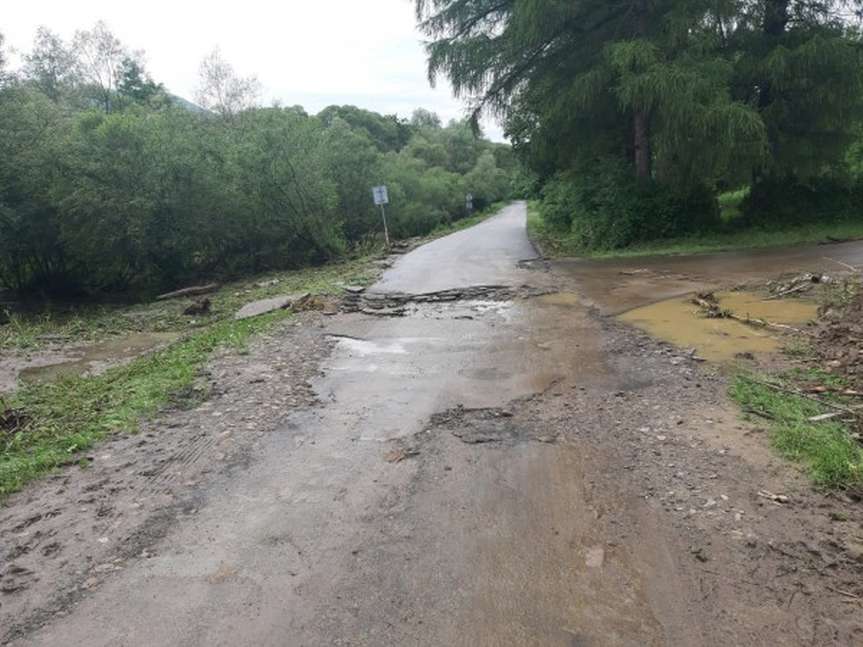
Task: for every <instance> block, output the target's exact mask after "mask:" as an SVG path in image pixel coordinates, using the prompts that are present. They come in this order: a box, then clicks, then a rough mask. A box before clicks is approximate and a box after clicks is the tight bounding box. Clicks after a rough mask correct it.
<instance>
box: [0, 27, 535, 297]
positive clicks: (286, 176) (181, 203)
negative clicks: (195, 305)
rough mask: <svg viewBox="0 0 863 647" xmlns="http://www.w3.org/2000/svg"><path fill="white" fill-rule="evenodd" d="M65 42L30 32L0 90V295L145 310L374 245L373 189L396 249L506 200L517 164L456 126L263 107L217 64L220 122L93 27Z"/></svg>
mask: <svg viewBox="0 0 863 647" xmlns="http://www.w3.org/2000/svg"><path fill="white" fill-rule="evenodd" d="M75 42H76V43H77V44H79V45H80V46H81V48H83V49H81V48H76V47H70V46H67V45H66V44H65V43H64V42H63V41H62V40H61V39H60V38H59V37H57V36H56V35H54V34H52V33H51V32H49V31H48V30H46V29H42V30H40V31H39V33H38V35H37V41H36V44H35V46H34V49H33V51H32V52H30V53H28V54H27V55H25V57H24V60H25V65H24V68H23V70H22V74H21V75H20V80H19V81H16V82H12V83H9V84H6V85H4V86H0V287H9V288H12V289H14V290H17V291H19V292H20V293H22V294H34V293H43V294H47V295H58V294H62V295H70V294H75V295H77V294H81V293H84V294H89V295H106V294H118V293H127V292H133V293H152V292H154V291H157V290H165V289H168V288H171V287H175V286H178V285H181V284H183V283H188V282H193V281H196V280H198V279H200V278H202V277H214V276H215V277H219V276H223V277H224V276H228V277H230V276H235V275H239V274H244V273H256V272H262V271H269V270H281V269H287V268H297V267H301V266H305V265H308V264H319V263H323V262H325V261H329V260H332V259H334V258H339V257H342V256H344V255H346V254H348V253H349V252H350V250H351V249H352V248H355V247H358V246H363V247H366V246H369V245H374V240H375V239H376V238H377V237H378V236H379V235H380V233H381V221H380V212H379V210H378V209H377V208H376V207H375V206H374V204H373V203H372V200H371V194H370V189H371V187H372V186H375V185H378V184H387V185H390V196H391V201H392V202H391V204H390V205H389V207H388V212H389V213H388V215H389V217H390V220H391V223H392V234H393V235H394V236H396V237H399V236H413V235H418V234H424V233H428V232H430V231H431V230H433V229H435V228H436V227H438V226H440V225H441V224H447V223H450V222H452V221H454V220H457V219H459V218H462V217H464V216H466V215H467V213H466V211H465V194H466V193H467V192H471V193H473V194H474V195H475V196H476V201H475V203H476V204H477V206H478V207H480V208H481V207H482V206H483V205H486V204H491V203H492V202H494V201H497V200H500V199H503V198H506V197H508V196H509V195H510V194H511V193H512V189H513V185H512V178H513V177H514V176H515V174H516V172H517V171H518V164H517V162H516V160H515V159H514V157H513V156H512V154H511V152H510V149H509V147H508V146H505V145H500V144H492V143H491V142H489V141H487V140H485V139H483V138H481V137H477V136H476V135H475V134H474V132H473V131H472V130H471V128H470V127H469V125H468V124H466V123H463V122H452V123H450V124H447V125H446V126H442V125H441V123H440V119H439V118H438V117H437V116H436V115H434V114H433V113H431V112H428V111H423V110H418V111H417V112H415V113H414V116H413V119H412V121H411V122H409V121H406V120H403V119H400V118H398V117H394V116H382V115H378V114H376V113H373V112H370V111H367V110H362V109H359V108H355V107H352V106H342V107H337V106H331V107H329V108H326V109H325V110H323V111H322V112H321V113H320V114H319V115H317V116H311V115H308V114H307V113H306V112H305V111H304V110H303V109H301V108H297V107H291V108H275V107H274V108H259V107H255V106H254V101H253V100H252V97H251V95H250V93H249V92H247V91H246V89H247V88H246V86H247V85H248V84H247V82H248V83H252V80H248V79H246V80H244V79H238V78H235V75H234V74H233V72H232V71H231V69H230V65H229V64H227V62H225V61H224V60H222V59H221V58H219V56H218V54H217V53H214V54H212V55H211V56H209V57H208V58H207V59H206V61H205V65H204V66H203V67H202V69H203V71H204V72H205V76H204V78H203V81H204V82H205V85H206V89H207V92H209V93H210V94H212V95H213V96H214V97H216V98H215V99H213V102H214V106H215V110H216V112H215V113H213V112H207V111H202V110H194V111H193V110H189V109H186V108H185V107H184V106H182V105H180V103H179V102H178V101H176V100H172V99H171V98H170V97H169V96H168V95H167V94H166V93H165V91H164V89H163V88H162V86H161V85H160V84H158V83H156V82H154V81H153V80H152V79H151V78H150V77H149V75H148V74H147V72H146V70H145V69H144V68H143V66H142V64H141V63H140V60H139V59H138V58H136V57H134V56H132V55H130V54H129V51H128V49H127V48H125V47H124V46H123V45H122V43H120V42H119V41H118V40H117V39H116V37H114V36H113V35H112V34H111V33H110V32H109V31H108V30H107V28H106V27H105V26H104V25H103V24H101V23H100V24H97V25H96V27H95V28H94V29H93V30H91V31H87V32H79V33H78V34H77V35H76V41H75ZM79 49H81V51H83V52H84V53H85V54H87V55H88V56H89V55H90V54H92V57H93V60H89V59H88V60H83V59H80V58H79V57H80V56H81V55H82V54H81V53H80V52H79ZM223 91H224V92H223ZM216 104H218V105H216Z"/></svg>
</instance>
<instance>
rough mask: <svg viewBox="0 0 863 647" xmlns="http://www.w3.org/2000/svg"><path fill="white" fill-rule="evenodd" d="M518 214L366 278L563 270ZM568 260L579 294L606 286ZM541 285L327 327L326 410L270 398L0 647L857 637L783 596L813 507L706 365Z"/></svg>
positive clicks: (803, 602)
mask: <svg viewBox="0 0 863 647" xmlns="http://www.w3.org/2000/svg"><path fill="white" fill-rule="evenodd" d="M525 218H526V212H525V205H524V204H522V203H517V204H515V205H513V206H510V207H508V208H506V209H504V210H503V211H502V212H501V213H500V214H499V215H497V216H495V217H493V218H491V219H489V220H487V221H486V222H484V223H482V224H481V225H479V226H477V227H474V228H472V229H468V230H465V231H462V232H459V233H457V234H454V235H452V236H449V237H446V238H443V239H440V240H437V241H435V242H433V243H431V244H429V245H426V246H424V247H421V248H419V249H417V250H415V251H414V252H412V253H410V254H407V255H405V256H404V257H402V258H401V259H400V260H399V261H398V262H397V263H396V264H395V266H394V267H392V268H391V269H390V270H389V271H388V272H387V273H386V274H385V275H384V276H383V278H382V279H381V281H380V282H379V283H378V284H377V285H375V286H374V287H373V288H372V291H373V292H377V293H391V292H399V293H408V294H427V293H430V292H434V291H438V290H443V289H451V288H467V287H471V286H477V285H496V286H511V287H514V288H519V289H521V288H522V286H531V287H532V288H535V289H540V290H541V289H542V288H546V287H549V286H554V287H557V288H560V286H561V285H562V284H564V283H565V280H564V279H562V278H561V275H560V274H558V275H555V274H554V273H549V272H547V271H544V270H543V268H541V267H540V268H538V267H536V266H535V265H536V264H524V263H521V262H520V261H525V260H529V259H531V258H532V257H533V256H534V255H535V252H534V250H533V248H532V246H531V245H530V243H529V241H528V239H527V236H526V232H525ZM804 260H805V259H804ZM532 265H533V266H534V267H533V269H531V266H532ZM595 271H596V272H597V273H601V272H606V273H608V272H611V273H612V274H613V273H614V272H616V270H614V269H613V268H612V269H601V270H595ZM563 274H565V268H564V272H563ZM574 274H575V279H579V278H581V277H582V275H585V276H587V277H588V278H587V279H585V280H587V281H588V282H587V283H583V284H581V285H580V287H581V288H583V289H584V292H585V293H587V295H588V297H590V299H591V302H592V304H593V303H595V302H598V301H601V300H602V298H603V297H604V296H605V297H606V298H618V297H613V296H612V297H609V294H610V291H609V290H606V292H605V294H604V293H603V291H602V289H600V284H601V281H600V280H599V279H596V280H595V281H593V282H590V281H591V280H592V279H590V275H589V273H587V272H585V273H582V272H579V271H577V270H576V271H575V272H574ZM626 276H627V277H628V276H629V275H628V274H627V275H626ZM633 276H639V277H640V276H642V273H640V272H639V273H638V274H634V275H633ZM633 280H635V279H633ZM639 280H642V279H639ZM607 282H608V283H609V284H611V283H613V281H612V280H611V279H608V281H607ZM695 282H696V283H697V282H698V280H697V279H696V281H695ZM575 285H576V287H578V286H579V284H578V281H577V280H576V283H575ZM687 285H688V283H687ZM633 286H634V284H633ZM633 286H631V290H630V291H629V292H627V293H626V294H625V295H624V296H623V297H619V298H621V299H630V298H631V295H632V294H636V293H637V292H638V291H639V288H638V287H637V286H634V287H633ZM683 287H685V286H683V285H682V284H681V286H677V285H676V284H675V285H674V286H673V289H675V290H676V289H678V288H681V289H682V288H683ZM651 289H653V288H651V287H650V286H649V285H642V287H641V296H642V297H649V291H650V290H651ZM535 291H536V290H534V292H533V294H534V296H533V298H521V297H522V296H528V294H529V292H527V291H526V292H525V293H524V294H523V295H520V294H519V292H518V291H517V290H516V291H515V293H514V295H513V298H509V299H506V300H500V299H494V298H481V297H480V298H461V299H459V298H455V299H454V300H452V301H445V302H438V303H423V304H412V305H411V306H410V307H409V308H408V314H407V316H403V317H379V316H370V315H367V314H359V313H357V314H351V315H339V316H337V317H333V318H330V319H328V320H327V323H326V324H322V325H325V326H326V327H325V328H323V329H321V330H320V334H321V335H328V336H329V337H330V339H331V340H332V343H333V348H332V352H331V353H329V355H328V356H327V359H326V360H325V361H324V364H323V366H321V370H320V374H319V377H318V378H317V379H316V380H314V382H313V386H314V389H315V391H316V392H317V394H318V397H319V399H320V401H321V405H320V406H318V407H315V408H303V409H298V410H296V411H286V412H285V422H284V424H283V425H282V427H281V428H280V429H278V431H277V432H275V433H270V434H268V435H265V436H264V438H262V439H261V440H260V441H256V442H257V445H256V448H255V449H254V451H250V452H249V454H248V455H247V456H246V457H245V459H244V461H243V462H242V463H241V464H238V465H237V466H236V468H235V469H232V470H229V471H227V473H225V474H222V475H220V476H219V477H218V478H215V479H214V480H212V481H211V482H209V485H207V486H206V487H199V489H198V490H194V487H192V486H190V487H192V489H193V491H192V493H191V495H190V497H189V498H188V500H187V502H186V503H185V506H186V507H185V508H184V511H183V514H179V515H178V516H177V517H176V518H172V519H171V521H170V523H169V524H167V525H166V527H167V531H166V533H165V534H164V536H162V537H161V538H160V539H158V541H156V542H155V543H154V544H153V545H151V546H149V547H148V548H147V550H146V551H145V552H144V553H142V555H141V556H139V557H138V558H136V559H131V560H128V561H125V562H124V563H123V565H122V568H121V569H119V570H117V571H116V572H113V573H111V574H110V575H108V576H106V577H105V581H104V583H101V585H99V586H95V587H94V588H93V590H90V591H88V592H87V593H86V594H84V595H79V596H76V597H75V598H74V599H73V600H72V601H71V602H70V604H67V605H65V606H64V607H63V610H62V612H61V613H58V614H57V615H55V616H53V617H52V618H49V619H48V620H47V621H44V622H40V623H38V625H35V626H34V630H32V631H30V632H29V633H28V634H27V635H26V637H24V638H21V639H19V640H18V641H17V642H15V643H13V644H15V645H52V646H53V645H87V646H94V647H95V646H106V647H107V646H112V647H115V646H125V647H144V646H150V645H163V646H183V647H187V646H198V645H200V646H207V647H212V646H216V645H225V646H232V647H234V646H239V645H255V646H280V647H294V646H323V645H327V646H329V645H352V646H369V647H371V646H375V647H381V646H394V647H395V646H398V647H403V646H409V645H417V646H447V647H449V646H454V645H458V646H461V645H464V646H465V647H467V646H471V647H474V646H489V647H497V646H503V645H506V646H517V647H522V646H534V645H535V646H537V647H539V646H542V647H556V646H561V647H564V646H567V647H573V646H578V647H615V646H627V647H629V646H631V647H636V646H638V647H644V646H657V647H658V646H661V645H669V646H680V647H699V646H701V645H717V646H718V645H730V644H740V645H743V644H746V645H765V646H766V645H774V644H788V645H803V644H825V645H826V644H830V645H834V644H835V645H838V644H850V643H847V642H844V643H843V642H842V641H843V640H846V638H845V637H847V636H850V635H852V634H853V632H855V631H863V629H861V628H860V627H859V623H857V621H856V619H855V616H854V615H853V612H854V610H853V609H850V610H849V608H848V607H847V605H845V606H844V607H843V605H841V604H838V603H836V602H835V601H831V599H830V598H829V597H824V596H822V597H819V598H816V597H811V598H804V597H803V596H797V597H795V595H792V594H795V593H796V591H798V590H814V587H819V586H821V584H820V583H819V582H818V581H817V580H815V579H814V578H815V577H816V576H815V575H812V578H810V579H809V580H805V581H803V580H801V581H800V582H797V581H792V579H789V578H785V579H783V580H781V581H780V580H779V578H780V577H782V576H784V575H786V574H787V573H789V572H792V570H793V572H795V573H797V575H795V576H794V577H800V578H806V577H809V575H808V574H809V573H815V572H816V570H815V569H812V570H807V569H800V570H799V571H798V568H797V566H796V564H798V563H799V562H793V564H795V565H792V566H789V564H791V562H789V561H788V560H789V559H790V558H789V557H788V554H789V551H792V550H795V549H794V547H795V546H798V545H803V544H804V541H803V539H802V533H804V531H805V533H810V532H811V528H812V527H814V524H816V523H817V522H816V521H813V520H810V521H808V522H807V524H806V528H803V527H802V526H800V525H799V524H789V523H788V522H787V520H785V519H784V518H780V517H777V516H776V515H777V514H779V513H777V512H776V511H774V510H772V508H768V509H766V512H765V511H764V510H762V509H761V508H759V507H758V506H762V505H764V504H763V499H761V498H759V497H758V496H757V495H756V494H754V493H755V492H756V491H757V490H758V489H759V488H773V489H774V491H787V492H791V491H793V490H792V489H791V485H789V484H788V483H787V482H785V483H782V484H780V483H775V482H772V481H767V482H765V478H766V477H765V476H764V475H765V473H766V474H768V475H769V478H771V479H774V481H775V480H776V479H779V478H784V477H783V476H782V475H783V474H784V473H785V472H783V471H782V470H781V469H780V468H771V469H770V470H767V471H766V470H765V467H764V466H765V465H768V464H770V461H771V460H772V459H771V458H770V454H769V453H768V452H766V451H765V449H764V447H761V446H760V445H756V444H755V443H754V441H753V440H752V438H751V437H749V436H748V435H743V434H742V432H741V431H740V430H741V427H740V426H737V425H736V423H735V418H736V413H734V414H730V415H729V414H728V412H727V410H726V409H723V406H725V405H723V404H722V403H723V402H724V395H723V394H724V391H725V389H726V386H725V385H724V383H723V382H722V381H721V380H720V379H719V378H712V377H711V376H710V371H709V370H708V369H704V368H703V367H701V366H698V365H695V364H694V363H693V362H692V361H691V359H687V358H684V357H678V356H676V354H675V351H673V350H672V349H669V348H668V347H665V346H662V345H659V344H655V343H653V342H651V341H649V340H646V339H645V338H644V337H643V336H640V335H638V334H636V333H633V332H631V331H629V329H626V328H625V327H623V326H619V325H616V324H614V323H613V322H610V321H608V320H604V319H603V318H602V317H598V316H596V313H595V311H592V310H591V309H590V308H588V307H586V306H585V305H584V304H583V303H582V302H581V297H580V296H576V295H575V294H573V293H569V292H567V291H565V290H564V291H562V292H558V293H556V294H549V295H547V296H539V297H536V296H535ZM630 293H631V294H630ZM608 309H609V310H615V309H619V304H617V303H611V304H610V305H609V306H608ZM286 388H287V387H286ZM722 419H725V420H726V422H722ZM741 443H742V444H741ZM729 447H733V448H734V451H735V452H736V454H738V455H739V456H738V455H735V456H731V455H730V450H729ZM758 461H762V462H761V463H758ZM754 466H757V469H756V467H754ZM805 487H806V488H808V485H806V486H805ZM672 488H673V489H674V491H671V492H670V493H669V492H668V490H671V489H672ZM778 488H786V489H784V490H779V489H778ZM804 491H808V490H801V494H800V495H799V496H800V497H801V498H802V497H803V496H804V494H802V492H804ZM720 495H722V496H720ZM667 497H671V499H668V498H667ZM675 497H680V498H679V501H685V503H676V502H675V503H669V501H678V499H675ZM792 498H793V497H792ZM705 501H707V503H705ZM725 502H729V503H727V505H728V506H735V507H734V508H729V509H728V511H727V514H726V511H725V510H724V508H723V506H725V505H726V503H725ZM690 506H693V507H692V508H691V509H690ZM696 507H697V509H696ZM812 507H813V509H816V510H818V509H820V508H819V507H818V505H813V506H812ZM800 510H801V508H799V507H797V508H795V509H794V510H793V512H794V514H799V513H800V512H799V511H800ZM768 513H769V515H772V516H768ZM822 516H823V515H822ZM825 518H826V517H825ZM756 521H757V526H756V525H754V524H755V522H756ZM824 523H829V522H824ZM755 532H758V533H763V535H764V536H766V537H768V538H769V541H770V542H771V544H770V545H771V546H774V545H781V546H787V547H788V548H783V550H781V551H778V550H777V551H770V550H766V549H763V550H762V548H761V547H762V546H763V545H764V543H763V542H762V541H761V540H760V539H757V540H756V539H753V537H755V534H753V533H755ZM831 532H832V530H831ZM806 536H807V537H808V536H809V535H808V534H807V535H806ZM744 539H745V541H746V542H747V543H746V544H745V545H744V544H743V543H742V542H743V541H744ZM773 542H779V544H774V543H773ZM782 542H784V543H782ZM806 545H807V546H808V545H809V544H806ZM747 547H748V548H747ZM807 554H808V553H807ZM708 560H710V561H708ZM783 560H784V561H783ZM776 582H780V583H779V584H776ZM785 585H787V586H788V587H790V589H788V590H786V589H783V588H782V587H783V586H785ZM843 586H845V587H846V588H847V587H848V586H850V585H847V584H846V585H843ZM822 593H823V592H822ZM789 595H790V596H791V598H790V601H789ZM822 599H823V604H822V602H821V601H822ZM819 605H820V606H819ZM828 614H834V615H835V616H836V618H839V616H840V615H841V614H844V616H842V617H841V618H839V619H836V618H834V619H832V620H831V621H830V622H824V621H823V618H824V617H825V615H828ZM834 620H835V622H834ZM840 620H841V623H840ZM831 623H832V624H831ZM842 623H844V624H842ZM807 632H808V633H807ZM853 635H859V634H853Z"/></svg>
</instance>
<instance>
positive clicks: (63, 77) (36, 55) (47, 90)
mask: <svg viewBox="0 0 863 647" xmlns="http://www.w3.org/2000/svg"><path fill="white" fill-rule="evenodd" d="M79 72H80V68H79V65H78V60H77V58H76V56H75V54H74V53H73V51H72V49H71V48H70V47H68V46H67V45H66V43H64V42H63V39H62V38H60V37H59V36H58V35H57V34H55V33H54V32H52V31H51V30H50V29H48V28H47V27H44V26H42V27H39V28H38V30H37V31H36V38H35V40H34V42H33V48H32V49H31V50H30V51H29V52H28V53H27V54H25V55H24V67H23V75H24V78H25V79H27V80H28V81H30V82H31V83H33V84H34V85H35V86H36V87H37V88H38V89H39V91H40V92H42V93H43V94H44V95H45V96H47V97H48V98H49V99H51V100H52V101H54V102H55V103H56V102H58V101H60V99H61V98H62V97H64V96H67V95H68V94H69V93H70V91H71V90H72V88H73V87H74V86H75V85H76V84H77V83H78V82H79V81H80V78H79Z"/></svg>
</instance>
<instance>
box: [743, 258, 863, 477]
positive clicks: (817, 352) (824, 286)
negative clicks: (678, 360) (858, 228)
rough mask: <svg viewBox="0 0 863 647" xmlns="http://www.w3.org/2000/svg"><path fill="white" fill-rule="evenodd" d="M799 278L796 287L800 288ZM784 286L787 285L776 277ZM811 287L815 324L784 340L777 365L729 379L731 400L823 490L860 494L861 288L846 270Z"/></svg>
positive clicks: (862, 474)
mask: <svg viewBox="0 0 863 647" xmlns="http://www.w3.org/2000/svg"><path fill="white" fill-rule="evenodd" d="M808 280H809V279H807V278H806V277H805V276H804V278H803V279H802V281H801V282H798V283H797V284H796V286H797V288H798V293H799V288H800V287H804V288H805V287H807V281H808ZM782 285H783V289H786V290H787V289H788V288H784V285H787V283H785V282H783V283H782ZM809 286H810V287H811V289H810V290H807V292H809V295H808V298H815V299H816V300H818V301H819V302H820V303H821V308H820V311H821V312H822V313H823V315H822V317H821V319H820V320H819V322H818V324H817V326H814V327H812V328H810V329H808V330H807V331H806V332H805V333H790V334H789V335H788V336H787V337H786V344H785V349H784V350H785V356H786V361H784V362H780V363H779V364H778V366H777V368H774V369H772V370H768V371H761V372H754V371H752V370H742V371H740V372H738V373H737V375H735V376H734V378H733V380H732V384H731V387H730V390H729V392H730V395H731V397H732V398H733V399H734V400H735V401H736V402H737V403H738V404H739V405H740V407H741V409H742V410H743V411H744V412H745V414H746V415H748V416H750V417H751V418H752V419H753V421H757V422H758V423H759V424H763V425H764V426H766V427H767V428H768V429H769V432H770V438H771V442H772V444H773V446H774V447H775V448H776V449H777V450H778V451H779V452H780V453H781V454H782V455H783V456H785V457H787V458H789V459H791V460H793V461H795V462H798V463H800V464H801V465H802V466H803V467H804V468H805V469H806V470H807V472H808V473H809V474H810V475H811V477H812V479H813V481H814V482H815V483H816V484H818V485H821V486H824V487H828V488H843V489H853V490H856V491H863V436H861V432H863V382H861V378H863V371H861V368H863V364H861V362H863V360H861V358H860V356H859V353H858V351H857V346H858V345H859V334H860V332H861V331H863V323H861V318H860V314H861V312H863V292H861V284H860V276H859V273H858V272H852V273H850V274H848V275H847V276H841V277H833V278H831V280H830V281H827V282H823V283H822V282H820V281H819V283H818V284H817V285H816V284H812V283H809Z"/></svg>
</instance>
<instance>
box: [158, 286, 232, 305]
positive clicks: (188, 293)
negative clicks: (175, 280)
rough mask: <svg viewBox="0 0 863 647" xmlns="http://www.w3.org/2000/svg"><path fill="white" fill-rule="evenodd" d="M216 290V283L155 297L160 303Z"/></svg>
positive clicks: (217, 287)
mask: <svg viewBox="0 0 863 647" xmlns="http://www.w3.org/2000/svg"><path fill="white" fill-rule="evenodd" d="M218 289H219V284H218V283H208V284H207V285H193V286H192V287H189V288H183V289H182V290H174V291H173V292H166V293H165V294H160V295H159V296H157V297H156V300H157V301H162V300H164V299H174V298H176V297H188V296H197V295H199V294H208V293H210V292H215V291H216V290H218Z"/></svg>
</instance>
